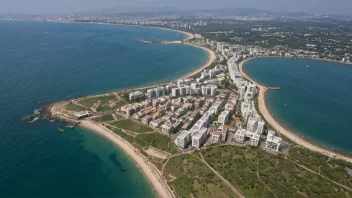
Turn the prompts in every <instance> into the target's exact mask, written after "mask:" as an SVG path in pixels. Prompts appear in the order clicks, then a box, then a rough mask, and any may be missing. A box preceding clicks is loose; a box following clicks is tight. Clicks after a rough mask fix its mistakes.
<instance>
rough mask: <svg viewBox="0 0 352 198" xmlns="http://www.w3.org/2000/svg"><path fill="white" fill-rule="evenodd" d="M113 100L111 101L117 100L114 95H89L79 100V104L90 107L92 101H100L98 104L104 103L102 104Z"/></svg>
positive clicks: (92, 103)
mask: <svg viewBox="0 0 352 198" xmlns="http://www.w3.org/2000/svg"><path fill="white" fill-rule="evenodd" d="M110 100H113V101H117V100H118V99H117V98H116V96H115V95H112V94H110V95H106V96H97V97H94V96H93V97H90V98H86V99H84V100H81V101H79V103H80V104H82V105H84V106H86V107H92V106H93V105H94V103H96V102H98V101H100V105H104V104H109V101H110Z"/></svg>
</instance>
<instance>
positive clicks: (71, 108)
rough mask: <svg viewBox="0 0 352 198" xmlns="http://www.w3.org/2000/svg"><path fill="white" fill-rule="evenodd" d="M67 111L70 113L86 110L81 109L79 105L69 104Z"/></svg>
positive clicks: (66, 107)
mask: <svg viewBox="0 0 352 198" xmlns="http://www.w3.org/2000/svg"><path fill="white" fill-rule="evenodd" d="M65 109H66V110H69V111H84V110H86V109H85V108H84V107H81V106H79V105H76V104H73V103H69V104H67V105H66V106H65Z"/></svg>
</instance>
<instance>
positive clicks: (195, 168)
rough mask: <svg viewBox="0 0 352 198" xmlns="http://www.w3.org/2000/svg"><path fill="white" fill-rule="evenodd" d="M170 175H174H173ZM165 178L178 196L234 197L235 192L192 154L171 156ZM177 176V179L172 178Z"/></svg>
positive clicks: (166, 167)
mask: <svg viewBox="0 0 352 198" xmlns="http://www.w3.org/2000/svg"><path fill="white" fill-rule="evenodd" d="M169 175H172V176H171V177H170V176H169ZM164 176H165V178H169V185H170V186H171V188H172V189H174V190H175V192H176V194H177V195H178V197H189V198H191V197H202V198H203V197H205V198H221V197H234V195H233V192H232V191H231V190H230V189H229V188H228V187H227V186H226V185H225V184H223V182H222V181H221V180H220V179H219V178H218V177H217V176H216V175H215V174H214V173H213V172H211V170H210V169H209V168H208V167H207V166H206V165H205V164H204V163H203V162H202V161H200V160H199V159H197V158H196V157H194V156H193V155H190V154H184V155H179V156H176V157H174V158H171V159H170V160H169V162H168V163H167V164H166V166H165V169H164ZM173 177H176V179H171V178H173Z"/></svg>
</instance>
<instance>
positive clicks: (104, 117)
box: [97, 114, 115, 122]
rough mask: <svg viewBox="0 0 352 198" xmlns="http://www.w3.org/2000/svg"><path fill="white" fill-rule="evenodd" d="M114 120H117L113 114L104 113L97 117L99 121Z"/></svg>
mask: <svg viewBox="0 0 352 198" xmlns="http://www.w3.org/2000/svg"><path fill="white" fill-rule="evenodd" d="M112 120H115V119H114V117H113V116H112V114H108V115H104V116H102V117H100V118H98V119H97V121H98V122H108V121H112Z"/></svg>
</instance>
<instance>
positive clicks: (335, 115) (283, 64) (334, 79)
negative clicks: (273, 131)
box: [244, 58, 352, 156]
mask: <svg viewBox="0 0 352 198" xmlns="http://www.w3.org/2000/svg"><path fill="white" fill-rule="evenodd" d="M307 65H308V67H307ZM244 71H245V73H247V74H248V75H249V76H250V77H251V78H253V79H255V80H256V81H257V82H259V83H261V84H265V85H269V86H273V87H280V88H281V89H280V90H278V91H268V92H267V105H268V108H269V110H270V111H271V112H272V113H273V115H274V117H275V119H277V120H278V121H279V122H280V123H282V124H283V125H284V126H286V127H287V128H289V129H291V130H292V131H293V132H295V133H296V134H298V135H299V136H301V137H303V138H304V139H307V140H310V141H312V142H314V143H315V144H318V145H320V146H323V147H325V148H329V149H333V150H334V151H337V152H341V153H343V154H345V155H349V156H352V144H351V140H352V130H351V126H352V123H351V122H352V103H351V98H352V92H351V88H352V67H351V66H347V65H343V64H337V63H331V62H322V61H317V60H308V59H284V58H259V59H254V60H251V61H249V62H247V63H246V64H245V66H244ZM285 104H286V106H285Z"/></svg>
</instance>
